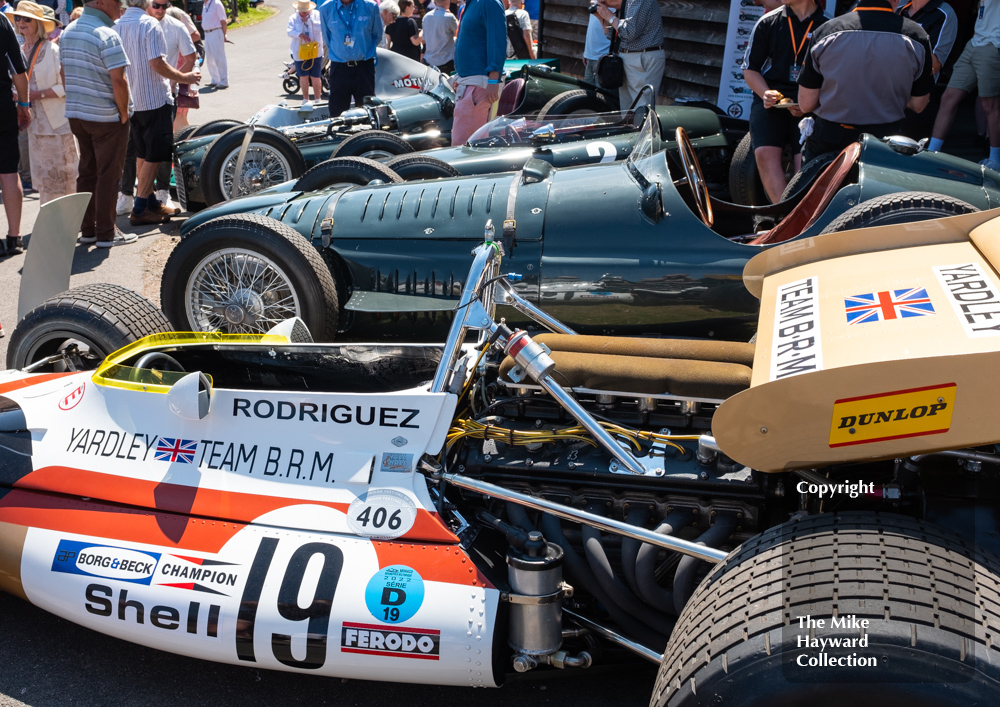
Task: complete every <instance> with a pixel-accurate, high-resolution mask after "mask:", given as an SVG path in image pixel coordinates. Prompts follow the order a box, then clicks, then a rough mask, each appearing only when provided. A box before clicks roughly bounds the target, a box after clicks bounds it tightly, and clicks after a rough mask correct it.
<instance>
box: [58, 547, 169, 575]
mask: <svg viewBox="0 0 1000 707" xmlns="http://www.w3.org/2000/svg"><path fill="white" fill-rule="evenodd" d="M159 561H160V553H158V552H143V551H139V550H129V549H126V548H123V547H112V546H110V545H95V544H93V543H88V542H80V541H78V540H60V541H59V547H58V548H57V549H56V554H55V557H54V558H53V559H52V571H53V572H65V573H67V574H82V575H86V576H88V577H102V578H104V579H114V580H117V581H119V582H131V583H133V584H149V583H150V581H151V580H152V579H153V571H154V570H155V569H156V565H157V563H158V562H159Z"/></svg>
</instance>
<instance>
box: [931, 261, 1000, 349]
mask: <svg viewBox="0 0 1000 707" xmlns="http://www.w3.org/2000/svg"><path fill="white" fill-rule="evenodd" d="M932 270H934V275H935V276H936V277H937V279H938V282H939V283H941V287H942V288H943V289H944V291H945V292H946V293H947V295H948V301H949V302H951V306H952V309H954V310H955V314H956V316H958V321H959V322H961V324H962V328H963V329H965V334H966V336H968V337H969V338H979V337H983V336H1000V288H998V287H997V286H996V285H995V284H994V283H993V280H992V279H991V278H990V277H988V276H987V275H986V273H985V272H983V269H982V268H981V267H979V265H978V264H977V263H960V264H958V265H938V266H936V267H934V268H932Z"/></svg>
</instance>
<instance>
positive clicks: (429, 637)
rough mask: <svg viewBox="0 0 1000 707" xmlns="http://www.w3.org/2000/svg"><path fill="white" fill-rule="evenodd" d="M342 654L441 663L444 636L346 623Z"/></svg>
mask: <svg viewBox="0 0 1000 707" xmlns="http://www.w3.org/2000/svg"><path fill="white" fill-rule="evenodd" d="M340 651H341V652H342V653H361V654H363V655H381V656H388V657H391V658H418V659H421V660H440V658H441V632H440V631H435V630H433V629H428V628H388V627H386V626H372V625H370V624H356V623H348V622H346V621H345V622H344V623H343V624H342V625H341V629H340Z"/></svg>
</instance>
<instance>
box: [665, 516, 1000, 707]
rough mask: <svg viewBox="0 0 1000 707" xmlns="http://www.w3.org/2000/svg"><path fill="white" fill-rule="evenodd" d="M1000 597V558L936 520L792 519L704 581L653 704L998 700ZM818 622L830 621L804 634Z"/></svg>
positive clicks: (831, 706)
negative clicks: (835, 622) (834, 622)
mask: <svg viewBox="0 0 1000 707" xmlns="http://www.w3.org/2000/svg"><path fill="white" fill-rule="evenodd" d="M998 588H1000V558H998V557H997V556H996V555H994V554H992V553H990V552H989V551H987V550H984V549H981V548H979V547H978V546H977V545H976V544H975V542H974V541H973V540H972V539H971V538H966V537H964V536H959V535H957V534H954V533H952V532H951V531H949V530H945V529H943V528H940V527H938V526H935V525H932V524H930V523H925V522H922V521H917V520H913V519H912V518H909V517H906V516H898V515H889V514H883V513H872V512H851V513H840V514H834V513H826V514H821V515H813V516H807V517H805V518H803V519H801V520H797V521H790V522H787V523H784V524H782V525H778V526H775V527H773V528H771V529H769V530H767V531H765V532H763V533H761V534H760V535H756V536H754V537H752V538H751V539H750V540H748V541H747V542H745V543H744V544H743V545H741V546H740V547H739V548H737V549H736V550H734V551H733V552H732V553H731V554H730V555H729V557H727V558H726V559H725V560H724V561H723V562H721V563H720V564H718V565H716V566H715V567H713V568H712V570H711V571H710V572H709V573H708V576H706V577H705V579H704V580H703V581H702V582H701V584H700V585H699V587H698V588H697V590H695V593H694V595H693V596H692V597H691V599H690V600H689V601H688V602H687V604H686V605H685V607H684V610H683V611H682V612H681V615H680V618H679V619H678V622H677V626H676V627H675V628H674V632H673V634H672V635H671V637H670V642H669V643H668V644H667V649H666V651H664V653H663V660H662V662H661V665H660V671H659V674H658V676H657V679H656V686H655V688H654V690H653V696H652V699H651V701H650V704H651V705H652V707H693V706H694V705H726V707H758V706H759V707H764V706H765V705H766V706H767V707H775V706H778V707H784V706H786V705H787V706H789V707H792V706H796V707H797V706H799V705H809V707H845V706H846V705H886V706H889V705H891V706H896V705H899V706H902V705H907V707H910V706H913V707H931V706H932V705H933V706H934V707H942V706H955V707H959V706H962V707H968V705H973V704H996V703H997V701H998V700H1000V643H998V642H997V640H996V637H995V632H996V630H997V628H998V627H1000V593H998ZM807 616H808V617H810V618H811V619H813V620H816V619H823V620H824V624H825V625H824V626H822V627H817V626H816V625H813V626H811V627H810V626H809V625H805V626H803V624H802V623H800V619H802V621H803V622H804V621H806V617H807ZM833 617H837V618H838V620H839V621H841V623H842V626H840V627H831V624H832V618H833ZM862 622H867V625H866V624H865V623H862ZM818 639H824V640H825V641H827V643H825V644H823V648H822V650H821V649H820V647H819V646H820V644H819V642H818ZM831 639H837V640H839V641H841V642H842V643H841V645H835V644H830V643H829V642H828V641H830V640H831ZM803 641H805V643H803ZM809 641H814V642H813V643H812V644H811V645H810V643H809ZM862 659H863V663H864V664H859V663H861V662H862Z"/></svg>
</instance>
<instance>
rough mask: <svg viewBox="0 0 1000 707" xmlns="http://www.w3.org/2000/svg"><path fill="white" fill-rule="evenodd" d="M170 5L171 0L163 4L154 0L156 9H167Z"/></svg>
mask: <svg viewBox="0 0 1000 707" xmlns="http://www.w3.org/2000/svg"><path fill="white" fill-rule="evenodd" d="M168 7H170V3H169V2H167V3H163V4H162V5H161V4H160V3H158V2H154V3H153V8H154V9H156V10H166V9H167V8H168Z"/></svg>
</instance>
